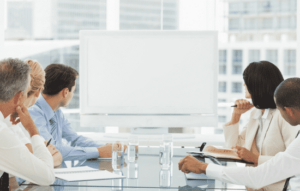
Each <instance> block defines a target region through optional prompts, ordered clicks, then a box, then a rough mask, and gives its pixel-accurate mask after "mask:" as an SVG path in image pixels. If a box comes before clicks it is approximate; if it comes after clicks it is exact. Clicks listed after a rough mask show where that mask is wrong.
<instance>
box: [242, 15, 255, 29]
mask: <svg viewBox="0 0 300 191" xmlns="http://www.w3.org/2000/svg"><path fill="white" fill-rule="evenodd" d="M244 28H245V29H246V30H254V29H257V19H256V18H245V19H244Z"/></svg>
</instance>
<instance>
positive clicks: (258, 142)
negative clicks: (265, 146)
mask: <svg viewBox="0 0 300 191" xmlns="http://www.w3.org/2000/svg"><path fill="white" fill-rule="evenodd" d="M268 114H269V109H265V112H264V114H262V110H261V109H258V110H257V111H256V113H255V115H254V116H253V118H254V119H257V120H258V121H259V123H258V129H257V134H256V139H255V144H256V148H257V150H258V152H260V151H261V141H262V140H263V138H262V136H263V134H262V132H263V129H264V127H265V126H266V125H265V124H264V123H265V121H266V119H267V117H268Z"/></svg>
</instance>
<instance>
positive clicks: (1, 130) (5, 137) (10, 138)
mask: <svg viewBox="0 0 300 191" xmlns="http://www.w3.org/2000/svg"><path fill="white" fill-rule="evenodd" d="M20 143H21V142H20V141H19V140H18V137H17V135H16V133H14V132H13V131H12V130H11V129H10V128H8V127H7V125H6V124H4V123H3V122H0V148H11V147H14V146H16V145H19V144H20Z"/></svg>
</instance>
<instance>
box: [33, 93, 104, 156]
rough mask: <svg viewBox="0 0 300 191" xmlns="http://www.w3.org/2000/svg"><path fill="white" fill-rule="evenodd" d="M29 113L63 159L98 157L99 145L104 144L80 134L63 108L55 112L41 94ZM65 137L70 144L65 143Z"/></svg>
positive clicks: (40, 131)
mask: <svg viewBox="0 0 300 191" xmlns="http://www.w3.org/2000/svg"><path fill="white" fill-rule="evenodd" d="M29 113H30V115H31V117H32V119H33V121H34V123H35V125H36V126H37V128H38V130H39V133H40V135H41V136H42V137H44V138H45V140H49V139H51V138H52V140H51V144H53V145H54V146H55V147H56V148H57V149H58V150H59V151H60V152H61V154H62V157H63V160H86V159H90V158H98V157H99V152H98V149H97V147H100V146H103V145H102V144H99V143H96V142H95V141H93V140H91V139H89V138H86V137H83V136H79V135H78V134H77V133H76V132H75V131H74V130H73V129H72V128H71V124H70V122H69V121H68V120H67V119H66V117H65V116H64V114H63V112H62V111H61V109H58V110H57V111H55V112H53V110H52V108H51V107H50V105H49V104H48V103H47V101H46V100H45V99H44V97H43V96H40V97H39V99H38V100H37V102H36V103H35V104H34V105H33V106H32V107H30V108H29ZM53 119H54V120H55V122H56V123H57V124H56V128H53V126H51V123H50V120H51V121H52V120H53ZM63 139H65V140H66V141H67V142H68V144H66V143H63Z"/></svg>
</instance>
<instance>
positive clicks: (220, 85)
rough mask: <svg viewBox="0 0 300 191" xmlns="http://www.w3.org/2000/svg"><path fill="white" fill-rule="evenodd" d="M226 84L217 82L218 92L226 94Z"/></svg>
mask: <svg viewBox="0 0 300 191" xmlns="http://www.w3.org/2000/svg"><path fill="white" fill-rule="evenodd" d="M226 89H227V88H226V82H219V92H226Z"/></svg>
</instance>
